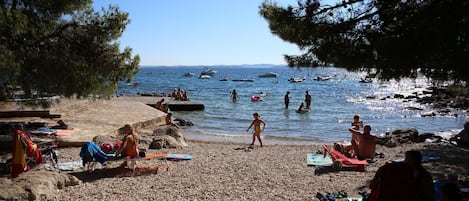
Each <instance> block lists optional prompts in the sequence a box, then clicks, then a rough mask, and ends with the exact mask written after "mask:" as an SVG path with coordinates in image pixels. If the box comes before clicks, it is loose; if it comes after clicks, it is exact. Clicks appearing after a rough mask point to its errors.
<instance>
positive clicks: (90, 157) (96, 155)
mask: <svg viewBox="0 0 469 201" xmlns="http://www.w3.org/2000/svg"><path fill="white" fill-rule="evenodd" d="M80 157H81V159H82V164H83V166H85V165H86V163H88V162H93V161H98V162H99V163H101V164H103V163H104V162H106V161H107V156H106V153H104V152H103V151H102V150H101V149H100V148H99V147H98V145H96V144H95V143H93V142H86V143H85V144H83V146H82V147H81V150H80Z"/></svg>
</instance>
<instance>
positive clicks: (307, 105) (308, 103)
mask: <svg viewBox="0 0 469 201" xmlns="http://www.w3.org/2000/svg"><path fill="white" fill-rule="evenodd" d="M311 99H312V98H311V95H310V94H309V92H308V90H306V94H305V102H306V109H309V108H310V107H311Z"/></svg>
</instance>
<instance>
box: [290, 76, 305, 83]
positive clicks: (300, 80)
mask: <svg viewBox="0 0 469 201" xmlns="http://www.w3.org/2000/svg"><path fill="white" fill-rule="evenodd" d="M305 80H306V78H304V77H291V78H290V79H288V81H289V82H303V81H305Z"/></svg>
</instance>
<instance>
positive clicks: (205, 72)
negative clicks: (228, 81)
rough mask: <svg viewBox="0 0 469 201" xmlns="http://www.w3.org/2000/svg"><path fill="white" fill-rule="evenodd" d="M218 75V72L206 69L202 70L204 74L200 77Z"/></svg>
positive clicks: (201, 73)
mask: <svg viewBox="0 0 469 201" xmlns="http://www.w3.org/2000/svg"><path fill="white" fill-rule="evenodd" d="M217 73H218V72H217V71H215V70H212V69H210V68H208V67H204V70H202V72H200V75H210V76H212V75H215V74H217Z"/></svg>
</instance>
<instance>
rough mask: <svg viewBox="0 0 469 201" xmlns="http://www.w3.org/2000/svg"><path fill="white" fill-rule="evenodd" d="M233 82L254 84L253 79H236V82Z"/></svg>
mask: <svg viewBox="0 0 469 201" xmlns="http://www.w3.org/2000/svg"><path fill="white" fill-rule="evenodd" d="M231 81H233V82H254V80H251V79H234V80H231Z"/></svg>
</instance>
